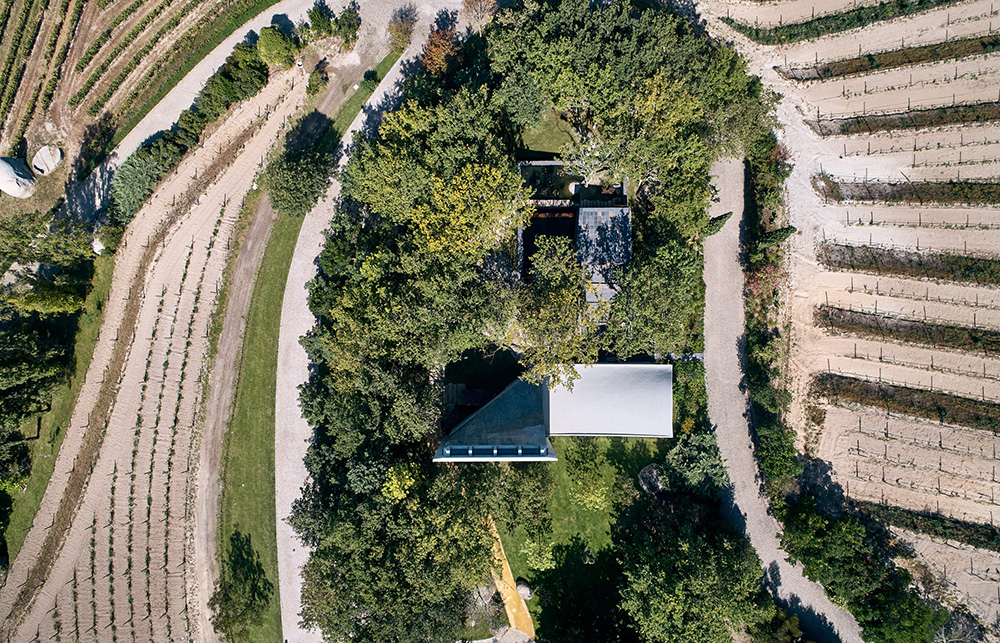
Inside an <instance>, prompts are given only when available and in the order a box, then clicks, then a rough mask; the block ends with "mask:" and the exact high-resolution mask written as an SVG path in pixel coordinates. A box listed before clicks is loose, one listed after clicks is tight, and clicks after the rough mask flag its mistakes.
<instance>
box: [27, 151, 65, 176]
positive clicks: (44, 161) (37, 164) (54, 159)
mask: <svg viewBox="0 0 1000 643" xmlns="http://www.w3.org/2000/svg"><path fill="white" fill-rule="evenodd" d="M62 160H63V153H62V150H60V149H59V148H58V147H55V146H53V145H46V146H44V147H42V148H41V149H39V150H38V151H37V152H35V156H34V158H32V159H31V167H32V169H34V170H35V172H37V173H39V174H41V175H42V176H46V175H48V174H51V173H52V172H53V170H55V169H56V167H57V166H58V165H59V164H60V163H61V162H62Z"/></svg>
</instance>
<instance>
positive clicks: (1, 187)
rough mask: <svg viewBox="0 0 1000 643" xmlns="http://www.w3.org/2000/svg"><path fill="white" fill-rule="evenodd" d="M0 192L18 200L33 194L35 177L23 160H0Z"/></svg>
mask: <svg viewBox="0 0 1000 643" xmlns="http://www.w3.org/2000/svg"><path fill="white" fill-rule="evenodd" d="M0 192H4V193H5V194H9V195H11V196H13V197H17V198H19V199H27V198H28V197H30V196H31V195H32V194H34V193H35V176H34V175H33V174H32V173H31V170H29V169H28V166H27V165H25V164H24V160H23V159H12V158H0Z"/></svg>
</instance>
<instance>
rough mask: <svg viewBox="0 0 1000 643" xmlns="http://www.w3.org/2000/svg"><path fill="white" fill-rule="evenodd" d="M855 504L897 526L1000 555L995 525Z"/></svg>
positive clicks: (867, 504) (853, 501) (855, 501)
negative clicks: (999, 553)
mask: <svg viewBox="0 0 1000 643" xmlns="http://www.w3.org/2000/svg"><path fill="white" fill-rule="evenodd" d="M851 504H853V505H854V508H855V509H857V510H858V511H860V512H861V513H862V514H864V515H865V516H867V517H869V518H873V519H875V520H878V521H879V522H882V523H886V524H889V525H892V526H894V527H899V528H901V529H908V530H910V531H916V532H920V533H922V534H927V535H928V536H933V537H936V538H947V539H949V540H957V541H958V542H961V543H965V544H966V545H971V546H973V547H978V548H979V549H989V550H991V551H995V552H1000V529H998V528H996V527H994V526H993V525H981V524H978V523H972V522H966V521H964V520H957V519H955V518H948V517H947V516H942V515H941V514H937V513H933V512H930V511H914V510H912V509H903V508H902V507H893V506H891V505H880V504H877V503H874V502H865V501H863V500H852V501H851Z"/></svg>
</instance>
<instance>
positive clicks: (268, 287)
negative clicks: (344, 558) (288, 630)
mask: <svg viewBox="0 0 1000 643" xmlns="http://www.w3.org/2000/svg"><path fill="white" fill-rule="evenodd" d="M301 226H302V219H299V218H292V217H278V219H277V220H276V221H275V224H274V229H273V231H272V232H271V238H270V240H269V241H268V244H267V251H266V253H265V255H264V260H263V262H262V263H261V266H260V272H259V273H258V275H257V282H256V285H255V286H254V292H253V300H252V301H251V303H250V311H249V314H248V315H247V327H246V334H245V335H244V340H243V360H242V364H241V365H240V376H239V384H238V386H237V393H236V404H235V407H234V410H233V418H232V421H231V423H230V425H229V429H228V431H227V432H226V441H225V445H224V451H223V453H224V456H223V457H224V464H223V473H222V476H223V479H222V488H223V493H222V503H221V505H222V506H221V509H222V515H221V517H220V520H219V537H220V544H221V547H220V553H221V554H223V556H224V553H225V547H226V546H227V543H228V540H229V537H230V535H231V534H232V533H233V532H234V531H235V530H236V529H239V530H240V531H241V532H242V533H243V534H247V535H249V536H250V541H251V544H252V545H253V548H254V549H255V550H256V551H257V552H258V553H259V554H260V560H261V564H262V565H263V567H264V569H265V571H266V572H267V576H268V579H269V580H270V581H271V582H272V583H273V584H274V589H275V592H274V596H273V598H272V600H271V602H270V604H269V605H268V609H267V612H266V614H265V616H264V625H263V626H262V627H260V628H256V629H255V630H254V631H253V632H252V636H251V640H253V641H270V642H280V641H281V640H282V638H281V610H280V606H279V603H278V549H277V543H276V540H275V539H276V535H275V530H276V523H275V514H274V388H275V383H276V377H277V373H276V366H275V365H276V363H277V359H278V331H279V328H280V323H279V322H280V320H281V302H282V299H283V298H284V294H285V280H286V279H287V277H288V267H289V266H290V265H291V262H292V255H293V254H294V252H295V243H296V241H297V240H298V237H299V228H300V227H301Z"/></svg>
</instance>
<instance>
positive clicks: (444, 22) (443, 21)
mask: <svg viewBox="0 0 1000 643" xmlns="http://www.w3.org/2000/svg"><path fill="white" fill-rule="evenodd" d="M456 26H458V12H457V11H455V10H451V11H449V10H447V9H441V10H440V11H438V12H437V15H436V16H434V27H433V29H434V30H435V31H452V30H454V29H455V27H456Z"/></svg>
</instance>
